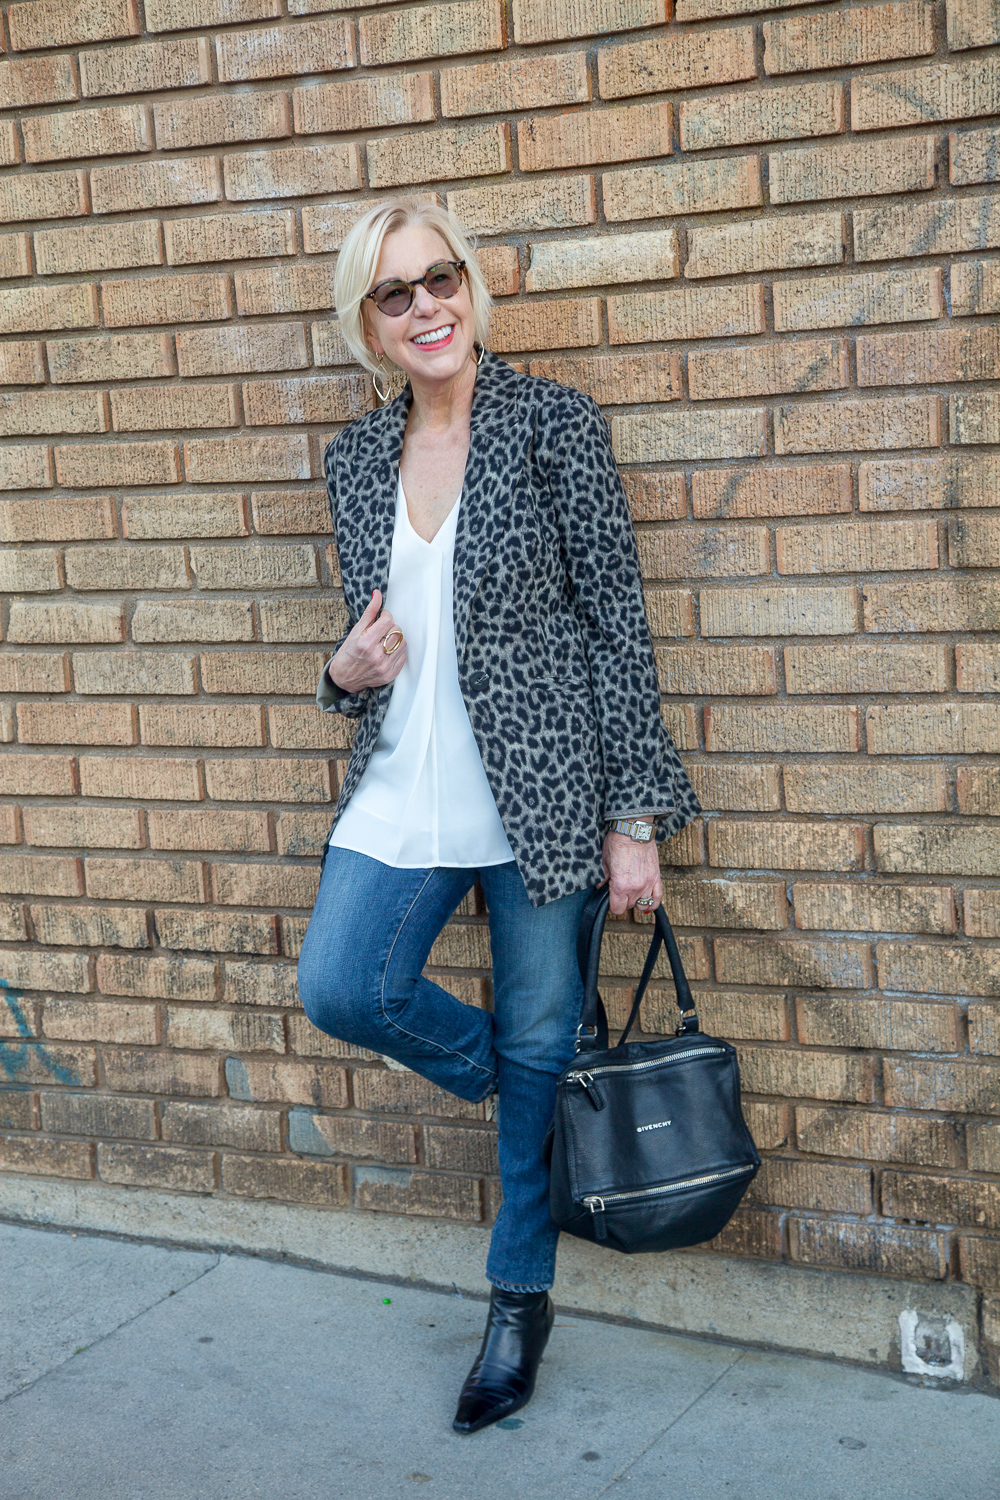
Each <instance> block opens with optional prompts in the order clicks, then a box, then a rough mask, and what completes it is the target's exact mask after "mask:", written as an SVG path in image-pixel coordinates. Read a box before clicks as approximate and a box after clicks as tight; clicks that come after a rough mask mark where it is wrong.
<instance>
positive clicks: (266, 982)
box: [222, 962, 300, 1009]
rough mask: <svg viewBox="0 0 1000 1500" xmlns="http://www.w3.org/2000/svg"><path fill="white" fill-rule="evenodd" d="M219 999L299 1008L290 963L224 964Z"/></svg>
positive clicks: (227, 1002)
mask: <svg viewBox="0 0 1000 1500" xmlns="http://www.w3.org/2000/svg"><path fill="white" fill-rule="evenodd" d="M222 998H223V1000H224V1001H225V1002H226V1004H227V1005H270V1006H279V1007H282V1008H284V1009H288V1008H289V1007H292V1006H294V1007H295V1008H296V1009H298V1007H299V1003H300V1002H299V992H298V987H297V984H296V978H295V966H294V964H259V963H250V962H247V963H227V964H226V968H225V984H224V987H223V996H222Z"/></svg>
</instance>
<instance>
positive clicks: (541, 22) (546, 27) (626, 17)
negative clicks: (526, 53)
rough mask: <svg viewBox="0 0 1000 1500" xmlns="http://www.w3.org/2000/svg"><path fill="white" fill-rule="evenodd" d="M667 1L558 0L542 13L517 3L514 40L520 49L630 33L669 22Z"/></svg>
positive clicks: (524, 1) (521, 1) (523, 0)
mask: <svg viewBox="0 0 1000 1500" xmlns="http://www.w3.org/2000/svg"><path fill="white" fill-rule="evenodd" d="M669 19H670V7H669V5H668V4H667V3H665V0H589V3H584V4H580V0H556V3H555V4H554V5H550V6H549V7H548V8H547V9H545V10H540V9H539V8H538V7H537V6H536V5H533V4H532V3H531V0H514V40H515V42H516V43H517V44H518V46H532V45H534V44H535V43H537V42H556V41H563V40H568V39H569V38H571V37H580V36H599V35H602V34H603V33H605V32H617V31H626V30H628V31H631V30H632V29H633V28H635V27H639V26H658V25H660V24H661V23H662V22H665V21H669Z"/></svg>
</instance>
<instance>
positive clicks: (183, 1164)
mask: <svg viewBox="0 0 1000 1500" xmlns="http://www.w3.org/2000/svg"><path fill="white" fill-rule="evenodd" d="M97 1170H98V1175H99V1176H100V1177H101V1179H102V1181H104V1182H117V1183H123V1184H128V1185H130V1186H134V1187H161V1188H170V1189H172V1190H173V1191H175V1192H189V1193H210V1192H212V1191H213V1190H214V1188H215V1163H214V1160H213V1158H212V1156H211V1155H210V1154H208V1153H206V1152H195V1151H181V1150H176V1149H174V1148H173V1147H170V1146H127V1145H123V1144H121V1143H118V1142H115V1143H111V1144H105V1143H104V1142H98V1146H97Z"/></svg>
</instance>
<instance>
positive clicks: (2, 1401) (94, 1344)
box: [0, 1254, 225, 1406]
mask: <svg viewBox="0 0 1000 1500" xmlns="http://www.w3.org/2000/svg"><path fill="white" fill-rule="evenodd" d="M224 1259H225V1256H224V1255H222V1254H217V1255H216V1257H215V1260H214V1263H213V1264H212V1265H210V1266H206V1267H205V1269H204V1270H203V1271H199V1272H198V1274H197V1276H192V1277H191V1280H190V1281H186V1282H185V1283H184V1285H183V1286H179V1287H174V1288H173V1289H172V1290H171V1291H168V1292H164V1294H163V1296H162V1297H157V1299H156V1301H155V1302H151V1303H150V1304H149V1306H148V1307H141V1308H140V1309H139V1311H138V1312H134V1313H133V1314H132V1316H131V1317H130V1318H123V1319H122V1321H121V1322H120V1323H116V1324H115V1326H114V1328H109V1329H108V1331H107V1332H106V1333H102V1334H100V1335H99V1336H98V1337H97V1338H95V1339H93V1340H92V1341H91V1342H90V1343H89V1344H85V1345H84V1347H83V1349H78V1350H74V1352H73V1353H72V1354H67V1356H66V1358H65V1359H61V1360H60V1361H59V1363H58V1364H54V1365H51V1366H50V1368H49V1369H47V1370H43V1371H42V1373H41V1374H40V1375H36V1376H35V1378H34V1380H29V1381H28V1382H27V1384H26V1385H22V1386H19V1387H18V1388H17V1390H16V1391H8V1393H7V1395H6V1396H0V1406H6V1405H7V1402H8V1401H13V1400H15V1399H16V1398H17V1397H18V1396H23V1395H24V1394H25V1392H27V1391H30V1390H34V1388H35V1386H36V1385H39V1384H40V1383H41V1381H43V1380H47V1379H48V1377H49V1376H50V1375H55V1374H56V1373H57V1371H59V1370H61V1369H62V1368H63V1367H64V1366H65V1365H68V1364H69V1362H70V1360H71V1359H76V1357H77V1354H81V1353H84V1354H85V1353H87V1352H88V1351H89V1350H91V1349H96V1348H98V1347H99V1345H101V1344H103V1343H105V1342H106V1341H107V1340H108V1339H109V1338H112V1337H113V1335H114V1334H116V1333H120V1332H121V1330H122V1329H123V1328H128V1327H130V1326H131V1324H133V1323H136V1322H138V1320H139V1319H140V1318H144V1317H145V1316H146V1314H147V1313H149V1312H152V1311H153V1309H154V1308H155V1307H159V1306H160V1304H161V1303H163V1302H166V1301H167V1299H168V1298H169V1297H179V1296H180V1294H181V1293H182V1292H186V1291H187V1289H188V1287H189V1286H194V1285H195V1284H196V1282H199V1281H201V1280H202V1278H203V1277H205V1276H208V1275H210V1274H211V1273H212V1271H217V1270H218V1269H219V1267H220V1266H221V1264H222V1262H223V1260H224Z"/></svg>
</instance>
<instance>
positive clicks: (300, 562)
mask: <svg viewBox="0 0 1000 1500" xmlns="http://www.w3.org/2000/svg"><path fill="white" fill-rule="evenodd" d="M191 564H192V567H193V568H194V571H195V573H196V575H197V578H198V584H199V587H201V588H203V589H213V588H222V589H233V588H264V589H270V588H308V587H311V586H315V584H317V583H318V581H319V579H318V574H317V571H316V553H315V549H314V548H313V547H311V546H309V545H307V544H304V543H303V544H299V543H288V544H286V545H285V546H277V545H275V544H271V545H268V546H255V547H249V548H248V547H245V546H228V547H227V546H218V545H217V546H214V547H192V548H191Z"/></svg>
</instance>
